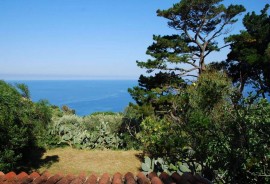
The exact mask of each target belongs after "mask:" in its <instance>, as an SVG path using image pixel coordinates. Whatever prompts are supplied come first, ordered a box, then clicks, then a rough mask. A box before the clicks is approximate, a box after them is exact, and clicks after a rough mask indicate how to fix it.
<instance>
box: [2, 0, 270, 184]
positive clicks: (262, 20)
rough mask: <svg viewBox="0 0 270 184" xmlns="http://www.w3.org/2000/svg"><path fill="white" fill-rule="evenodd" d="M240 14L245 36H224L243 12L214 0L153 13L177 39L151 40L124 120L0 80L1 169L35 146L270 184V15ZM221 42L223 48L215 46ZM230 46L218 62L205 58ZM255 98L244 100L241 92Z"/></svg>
mask: <svg viewBox="0 0 270 184" xmlns="http://www.w3.org/2000/svg"><path fill="white" fill-rule="evenodd" d="M268 9H269V5H266V6H265V8H264V9H263V10H262V11H261V13H260V14H258V15H257V14H255V13H254V12H252V13H247V14H246V15H245V17H244V19H243V24H244V26H245V29H246V30H243V31H241V32H240V33H239V34H237V35H229V36H227V37H226V38H224V37H225V35H227V34H228V33H229V32H228V29H227V28H229V27H230V25H231V24H233V23H235V22H236V21H237V19H236V18H237V16H238V15H239V14H240V13H242V12H244V11H245V8H244V7H243V6H242V5H230V6H228V7H226V6H225V5H223V4H222V1H221V0H194V1H188V0H181V1H180V2H179V3H176V4H174V5H173V6H172V7H171V8H169V9H167V10H158V11H157V15H158V16H161V17H164V18H166V19H167V20H168V25H169V27H170V28H172V29H174V30H175V31H176V34H174V35H165V36H160V35H155V36H154V37H153V40H154V43H153V44H152V45H151V46H149V47H148V49H147V52H146V53H147V54H148V55H149V56H150V57H151V59H149V60H147V61H137V64H138V66H139V67H141V68H144V69H146V70H147V73H148V75H145V76H144V75H141V76H140V78H139V85H138V86H136V87H134V88H132V89H129V92H130V94H131V96H132V97H133V99H134V100H135V103H133V104H132V103H131V104H130V105H129V106H128V107H127V108H126V110H125V111H124V112H123V113H94V114H91V115H88V116H85V117H80V116H77V115H76V114H75V111H73V110H72V109H69V108H68V107H66V106H64V107H62V109H60V108H59V107H56V106H52V105H49V104H48V103H47V102H46V101H40V102H37V103H34V102H32V101H31V100H30V92H29V90H28V88H27V86H25V85H23V84H19V85H16V86H12V85H9V84H7V83H5V82H4V81H0V125H1V126H0V135H1V139H0V170H2V171H9V170H12V169H14V168H18V167H20V163H22V162H21V161H22V160H23V159H24V157H26V156H27V154H28V152H29V151H31V150H32V149H34V148H35V147H42V148H46V149H50V148H53V147H63V146H70V147H73V148H78V149H123V150H128V149H139V150H143V151H144V153H145V155H147V157H146V158H145V162H144V163H143V164H142V170H143V171H144V172H146V173H149V172H151V171H156V172H162V171H166V172H168V173H171V172H179V173H183V172H190V173H192V174H200V175H201V176H203V177H204V178H207V179H208V180H209V181H212V182H215V183H269V182H270V146H269V145H270V103H269V101H268V100H267V99H266V97H267V96H268V95H269V93H270V86H269V84H270V83H269V81H270V75H269V71H270V69H269V66H270V54H269V53H270V16H269V15H268ZM221 38H224V39H225V40H224V41H225V44H224V45H222V44H221V43H220V41H219V40H220V39H221ZM226 46H229V47H230V48H231V51H230V53H229V54H228V58H227V60H226V61H223V62H214V61H212V62H209V63H206V58H208V59H211V58H209V57H210V56H211V55H210V54H211V53H213V52H219V51H220V50H221V49H222V48H224V47H226ZM247 86H249V87H253V89H254V90H253V93H249V94H248V95H246V94H245V95H244V91H245V88H246V87H247Z"/></svg>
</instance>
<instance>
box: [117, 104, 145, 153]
mask: <svg viewBox="0 0 270 184" xmlns="http://www.w3.org/2000/svg"><path fill="white" fill-rule="evenodd" d="M136 107H137V106H134V105H130V106H128V107H127V108H126V109H125V111H124V113H123V119H122V124H121V127H120V129H119V133H120V134H121V135H122V136H121V138H122V140H123V148H125V149H136V150H139V149H140V148H141V143H140V141H139V140H138V138H137V137H136V136H137V133H138V132H140V123H141V121H142V119H141V113H140V112H138V109H137V108H136ZM139 109H140V108H139Z"/></svg>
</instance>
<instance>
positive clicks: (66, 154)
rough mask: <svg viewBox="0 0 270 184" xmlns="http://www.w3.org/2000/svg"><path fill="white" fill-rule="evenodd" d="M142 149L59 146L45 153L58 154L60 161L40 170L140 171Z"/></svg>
mask: <svg viewBox="0 0 270 184" xmlns="http://www.w3.org/2000/svg"><path fill="white" fill-rule="evenodd" d="M141 153H142V152H140V151H133V150H132V151H113V150H78V149H72V148H69V147H67V148H57V149H52V150H48V151H47V152H46V153H45V154H44V155H43V159H45V158H46V157H47V158H48V157H56V156H58V158H59V161H58V162H54V163H53V164H52V165H50V166H47V167H46V166H42V167H41V168H39V169H38V171H39V172H43V171H45V170H47V171H49V172H50V173H51V174H56V173H62V174H69V173H72V174H81V173H84V174H90V173H96V174H102V173H105V172H107V173H109V174H114V173H116V172H120V173H122V174H125V173H126V172H132V173H134V174H135V173H137V172H139V169H140V166H141V161H140V158H139V157H140V155H141Z"/></svg>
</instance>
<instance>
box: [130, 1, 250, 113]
mask: <svg viewBox="0 0 270 184" xmlns="http://www.w3.org/2000/svg"><path fill="white" fill-rule="evenodd" d="M221 2H222V1H221V0H207V1H203V0H194V1H188V0H182V1H180V2H179V3H176V4H174V5H173V7H171V8H169V9H167V10H158V11H157V15H158V16H161V17H164V18H166V19H167V20H168V25H169V27H170V28H172V29H174V30H176V31H177V32H178V33H179V34H174V35H165V36H156V35H154V36H153V40H154V43H153V44H152V45H151V46H149V47H148V48H147V51H146V53H147V54H148V55H150V56H151V59H149V60H147V61H137V65H138V66H139V67H141V68H144V69H146V70H147V72H148V73H152V74H153V75H150V76H143V75H141V76H140V78H139V86H137V87H134V88H133V89H129V93H130V94H131V96H132V97H133V99H134V100H135V101H136V103H137V105H138V107H139V108H141V110H140V111H141V115H142V117H143V118H145V117H147V116H151V115H156V116H158V117H163V116H166V114H167V112H169V111H170V110H171V107H172V106H173V105H174V104H173V103H174V101H175V97H176V95H177V94H179V93H181V91H182V89H184V88H185V87H186V85H187V83H186V81H184V80H183V78H184V77H186V76H193V77H194V76H195V77H197V72H198V73H199V75H200V74H202V73H203V72H204V71H206V70H207V68H206V64H205V58H206V57H207V56H208V55H209V54H210V53H212V52H215V51H219V50H220V49H221V48H222V47H220V44H218V42H217V41H216V39H217V38H218V37H220V36H222V35H223V34H226V33H227V31H226V27H227V26H228V25H231V24H233V23H234V22H236V20H237V19H235V17H236V16H237V15H238V14H239V13H241V12H243V11H245V9H244V7H243V6H242V5H230V6H228V7H225V6H224V5H223V4H221ZM196 71H197V72H196Z"/></svg>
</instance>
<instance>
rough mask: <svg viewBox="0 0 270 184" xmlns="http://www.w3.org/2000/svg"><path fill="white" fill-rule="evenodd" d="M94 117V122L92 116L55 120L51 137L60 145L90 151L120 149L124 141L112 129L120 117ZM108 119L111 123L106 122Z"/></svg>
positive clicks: (51, 129)
mask: <svg viewBox="0 0 270 184" xmlns="http://www.w3.org/2000/svg"><path fill="white" fill-rule="evenodd" d="M94 116H95V117H94V118H93V121H91V120H92V117H91V116H89V117H86V118H82V117H79V116H76V115H64V116H63V117H60V118H58V119H54V123H53V124H52V125H51V126H50V128H49V135H50V136H51V137H54V138H56V140H58V142H57V144H58V145H69V146H72V147H75V148H88V149H95V148H97V149H104V148H106V149H118V148H120V147H121V146H122V141H121V139H120V137H119V135H118V134H117V133H116V132H117V130H114V131H112V129H111V127H112V128H115V124H116V123H117V122H115V121H113V120H114V119H117V118H119V117H118V116H120V115H115V116H116V117H115V118H114V117H113V116H112V115H109V117H108V116H105V117H104V116H102V115H94ZM106 119H107V120H110V121H111V123H109V122H105V121H104V120H106ZM114 123H115V124H114ZM111 125H112V126H111ZM89 127H90V128H89ZM52 143H55V142H52ZM52 146H53V145H52Z"/></svg>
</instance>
